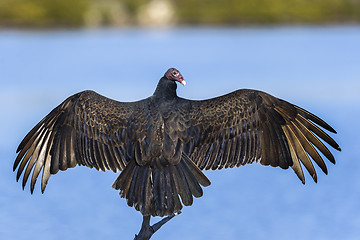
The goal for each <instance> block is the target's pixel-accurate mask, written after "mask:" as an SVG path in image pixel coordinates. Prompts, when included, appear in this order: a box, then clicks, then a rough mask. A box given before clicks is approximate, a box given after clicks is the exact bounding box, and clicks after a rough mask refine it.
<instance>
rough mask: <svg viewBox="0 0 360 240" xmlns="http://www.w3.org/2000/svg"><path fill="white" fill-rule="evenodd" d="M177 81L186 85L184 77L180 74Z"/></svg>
mask: <svg viewBox="0 0 360 240" xmlns="http://www.w3.org/2000/svg"><path fill="white" fill-rule="evenodd" d="M178 82H179V83H181V84H182V85H184V86H185V85H186V81H185V80H184V78H183V77H182V76H181V77H179V79H178Z"/></svg>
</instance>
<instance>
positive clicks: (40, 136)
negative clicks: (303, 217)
mask: <svg viewBox="0 0 360 240" xmlns="http://www.w3.org/2000/svg"><path fill="white" fill-rule="evenodd" d="M322 128H323V129H325V130H327V131H330V132H333V133H335V130H334V129H333V128H331V127H330V126H329V125H328V124H327V123H325V122H324V121H323V120H321V119H320V118H318V117H317V116H315V115H313V114H311V113H309V112H308V111H306V110H304V109H302V108H300V107H297V106H295V105H293V104H291V103H288V102H286V101H284V100H281V99H278V98H275V97H273V96H271V95H269V94H267V93H264V92H260V91H255V90H246V89H244V90H238V91H235V92H232V93H230V94H227V95H224V96H221V97H217V98H213V99H209V100H204V101H192V100H186V99H182V98H179V97H177V95H176V83H175V82H174V81H172V80H169V79H167V78H166V77H163V78H161V80H160V81H159V84H158V86H157V88H156V90H155V93H154V95H153V96H151V97H149V98H147V99H144V100H141V101H137V102H128V103H125V102H118V101H114V100H111V99H108V98H106V97H103V96H101V95H99V94H97V93H95V92H92V91H84V92H80V93H77V94H75V95H73V96H71V97H69V98H68V99H66V100H65V101H64V102H63V103H61V104H60V105H59V106H58V107H56V108H55V109H54V110H52V111H51V112H50V113H49V114H48V115H47V116H46V117H45V118H44V119H42V120H41V121H40V122H39V123H38V124H37V125H36V126H35V127H34V128H33V129H32V130H31V131H30V132H29V133H28V134H27V135H26V137H25V138H24V139H23V141H22V142H21V143H20V145H19V147H18V150H17V152H18V156H17V158H16V160H15V163H14V171H15V170H16V169H18V170H17V180H18V179H19V178H20V176H21V174H22V173H24V177H23V187H25V184H26V182H27V180H28V178H29V177H30V175H31V173H32V177H31V186H30V189H31V192H33V190H34V186H35V182H36V179H37V177H38V176H39V174H40V172H41V170H42V177H41V180H42V181H41V190H42V192H43V191H44V190H45V187H46V184H47V182H48V180H49V177H50V175H51V174H55V173H57V172H58V171H59V170H66V169H68V168H72V167H75V166H76V165H84V166H87V167H90V168H93V167H94V168H96V169H98V170H103V171H105V170H108V169H111V170H112V171H114V172H116V171H118V170H120V171H122V172H121V173H120V175H119V177H118V178H117V179H116V181H115V182H114V184H113V187H114V188H115V189H118V190H120V196H121V197H125V198H126V199H127V202H128V205H129V206H134V207H135V208H136V209H137V210H139V211H141V213H142V214H143V215H153V216H164V215H171V214H172V213H174V212H175V211H177V210H180V209H181V208H182V204H184V205H191V204H192V202H193V196H194V197H200V196H202V194H203V192H202V188H201V186H208V185H210V181H209V180H208V179H207V178H206V176H205V175H204V174H203V173H202V171H201V170H202V169H206V170H208V169H213V170H215V169H222V168H232V167H235V166H236V167H239V166H241V165H245V164H248V163H253V162H260V163H261V164H263V165H271V166H274V167H276V166H280V167H281V168H283V169H286V168H288V167H292V169H293V170H294V171H295V173H296V174H297V176H298V177H299V178H300V180H301V181H302V182H303V183H304V182H305V177H304V174H303V170H302V166H305V168H306V169H307V171H308V172H309V173H310V175H311V176H312V178H313V179H314V181H317V175H316V172H315V169H314V167H313V164H312V160H313V161H314V162H315V163H316V164H317V165H318V166H319V167H320V168H321V169H322V171H323V172H325V173H327V168H326V165H325V162H324V161H323V159H322V157H321V156H320V154H319V153H318V151H320V152H321V153H322V154H323V155H324V156H325V157H326V158H327V159H329V160H330V161H331V162H333V163H335V159H334V157H333V155H332V154H331V152H330V151H329V149H328V148H327V147H326V145H325V144H324V143H323V142H322V140H323V141H325V142H326V143H327V144H328V145H330V146H331V147H333V148H335V149H337V150H340V147H339V146H338V144H337V143H336V142H335V141H334V140H333V139H332V138H331V137H330V136H329V135H328V134H327V133H326V132H325V131H324V130H323V129H322ZM311 159H312V160H311ZM180 198H181V201H180ZM181 202H182V203H181Z"/></svg>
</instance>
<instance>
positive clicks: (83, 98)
mask: <svg viewBox="0 0 360 240" xmlns="http://www.w3.org/2000/svg"><path fill="white" fill-rule="evenodd" d="M143 105H144V104H143V101H139V102H132V103H122V102H117V101H114V100H112V99H109V98H106V97H104V96H101V95H99V94H97V93H95V92H93V91H84V92H80V93H77V94H75V95H73V96H71V97H69V98H67V99H66V100H65V101H64V102H62V103H61V104H60V105H59V106H58V107H56V108H55V109H53V110H52V111H51V112H50V113H49V114H48V115H47V116H46V117H44V118H43V119H42V120H41V121H40V122H39V123H38V124H37V125H36V126H35V127H34V128H33V129H32V130H31V131H30V132H29V133H28V134H27V135H26V136H25V138H24V139H23V140H22V142H21V143H20V145H19V147H18V149H17V153H18V156H17V158H16V160H15V162H14V167H13V170H14V171H15V170H16V168H18V171H17V180H19V178H20V176H21V174H22V173H23V172H24V170H25V172H24V177H23V184H22V185H23V188H24V187H25V185H26V182H27V180H28V178H29V176H30V174H31V172H32V177H31V186H30V190H31V193H32V192H33V190H34V186H35V182H36V179H37V177H38V176H39V173H40V171H41V170H42V169H43V172H42V181H41V190H42V192H44V190H45V187H46V184H47V182H48V180H49V177H50V174H55V173H57V172H58V171H59V170H63V171H64V170H66V169H68V168H73V167H75V166H76V164H78V165H84V166H87V167H90V168H93V167H94V168H96V169H97V170H103V171H105V170H106V169H111V170H112V171H114V172H116V171H117V170H122V169H124V167H125V166H126V164H127V163H128V161H129V159H130V158H129V156H128V153H127V152H126V151H125V149H127V145H131V144H130V139H131V138H136V137H138V136H140V135H143V134H142V133H141V131H142V130H143V129H146V128H145V127H143V125H145V124H146V118H145V116H144V115H143V112H144V111H141V110H142V108H143ZM131 118H136V119H137V121H129V120H130V119H131ZM129 149H133V148H129ZM130 154H131V153H130Z"/></svg>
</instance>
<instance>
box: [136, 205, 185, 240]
mask: <svg viewBox="0 0 360 240" xmlns="http://www.w3.org/2000/svg"><path fill="white" fill-rule="evenodd" d="M180 213H181V211H177V212H175V213H173V214H172V215H171V216H167V217H164V218H163V219H161V220H160V221H158V222H157V223H155V224H154V225H152V226H150V218H151V216H150V215H148V216H143V222H142V225H141V229H140V232H139V234H138V235H135V238H134V240H149V239H150V238H151V236H152V235H153V234H154V233H155V232H156V231H157V230H159V229H160V228H161V226H162V225H164V224H165V223H167V222H168V221H170V219H172V218H173V217H175V216H176V215H179V214H180Z"/></svg>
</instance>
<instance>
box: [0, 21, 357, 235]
mask: <svg viewBox="0 0 360 240" xmlns="http://www.w3.org/2000/svg"><path fill="white" fill-rule="evenodd" d="M169 67H176V68H178V69H179V70H180V71H181V72H182V74H183V76H184V78H185V80H186V81H187V85H186V87H183V86H181V85H180V86H179V87H178V95H180V96H182V97H185V98H191V99H204V98H210V97H214V96H219V95H222V94H225V93H228V92H231V91H233V90H236V89H240V88H253V89H259V90H263V91H266V92H268V93H271V94H273V95H275V96H277V97H280V98H283V99H286V100H288V101H290V102H292V103H295V104H297V105H299V106H301V107H303V108H305V109H307V110H309V111H311V112H313V113H316V114H317V115H318V116H320V117H322V118H323V119H325V120H326V121H327V122H328V123H329V124H331V125H332V126H333V127H334V128H335V129H336V130H337V131H338V134H337V135H334V134H331V136H333V137H334V138H335V139H336V140H337V141H338V143H339V144H340V145H341V147H342V149H343V151H342V152H341V153H339V152H336V151H332V152H333V153H334V156H335V157H336V160H337V164H336V165H335V166H333V165H332V164H331V163H329V162H328V161H327V165H328V169H329V174H328V176H326V175H325V174H323V173H322V172H321V170H320V169H319V168H318V167H316V170H317V172H318V184H315V183H314V182H313V181H312V180H311V177H310V175H309V174H307V173H306V175H305V177H306V185H302V184H301V182H300V181H299V180H298V178H297V177H296V175H295V174H294V173H293V171H292V170H286V171H285V170H282V169H279V168H272V167H263V166H261V165H260V164H253V165H248V166H244V167H241V168H237V169H230V170H221V171H208V172H206V174H207V176H208V177H209V179H210V180H211V181H212V185H211V186H210V187H207V188H205V189H204V196H203V197H202V198H199V199H195V200H194V204H193V206H191V207H185V208H184V209H183V213H182V214H181V215H179V216H177V217H176V218H174V219H173V220H171V221H170V222H169V223H167V224H166V225H165V226H164V227H163V228H162V229H161V230H160V231H159V232H157V233H156V234H155V235H154V236H153V238H154V239H359V236H360V174H359V172H360V157H359V155H360V137H359V133H360V127H359V118H360V27H358V26H337V27H331V26H329V27H302V26H298V27H267V28H175V29H141V28H140V29H103V30H69V31H67V30H61V31H15V30H9V31H0V110H1V117H0V133H1V135H0V136H1V137H0V193H1V194H0V239H18V240H21V239H132V238H133V236H134V234H135V233H137V232H138V230H139V228H140V225H141V221H142V218H141V215H140V214H139V213H138V212H136V211H135V210H134V209H133V208H130V207H128V206H127V205H126V202H125V200H124V199H121V198H120V197H119V195H118V192H117V191H116V190H114V189H112V188H111V185H112V183H113V181H114V180H115V179H116V177H117V175H118V174H115V173H112V172H110V171H108V172H106V173H103V172H97V171H96V170H94V169H88V168H86V167H76V168H74V169H70V170H67V171H65V172H59V173H58V174H56V175H53V176H52V177H51V178H50V180H49V184H48V186H47V189H46V191H45V194H41V193H40V187H39V185H36V188H35V192H34V194H33V195H30V191H29V187H28V186H27V187H26V188H25V191H22V190H21V182H19V183H17V182H16V181H15V175H16V174H15V173H13V172H12V164H13V161H14V159H15V158H16V154H15V151H16V148H17V145H18V144H19V142H20V141H21V139H22V138H23V137H24V136H25V134H26V133H27V132H28V131H29V130H30V129H31V128H32V127H33V126H34V125H35V124H36V123H37V122H38V121H40V120H41V118H42V117H43V116H45V115H46V114H47V113H48V112H49V111H50V110H51V109H53V108H54V107H55V106H57V105H58V104H59V103H60V102H61V101H63V100H64V99H65V98H66V97H68V96H70V95H72V94H74V93H76V92H79V91H82V90H85V89H92V90H95V91H97V92H98V93H101V94H103V95H105V96H108V97H110V98H114V99H117V100H120V101H133V100H138V99H142V98H145V97H147V96H149V95H151V94H152V92H153V90H154V89H155V86H156V84H157V81H158V80H159V78H160V77H161V76H162V75H163V74H164V72H165V71H166V70H167V68H169ZM156 220H158V219H156Z"/></svg>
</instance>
